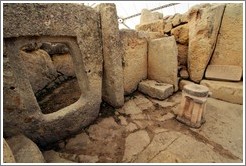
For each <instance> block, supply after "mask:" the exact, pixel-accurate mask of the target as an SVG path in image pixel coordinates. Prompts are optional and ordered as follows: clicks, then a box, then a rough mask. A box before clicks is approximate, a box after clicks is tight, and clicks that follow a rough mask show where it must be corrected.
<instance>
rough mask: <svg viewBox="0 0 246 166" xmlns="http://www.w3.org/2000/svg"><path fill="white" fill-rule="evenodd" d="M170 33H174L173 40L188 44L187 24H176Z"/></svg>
mask: <svg viewBox="0 0 246 166" xmlns="http://www.w3.org/2000/svg"><path fill="white" fill-rule="evenodd" d="M171 34H172V35H174V37H175V40H176V41H177V42H178V43H180V44H183V45H188V43H189V25H188V24H184V25H180V26H177V27H175V28H173V29H172V30H171Z"/></svg>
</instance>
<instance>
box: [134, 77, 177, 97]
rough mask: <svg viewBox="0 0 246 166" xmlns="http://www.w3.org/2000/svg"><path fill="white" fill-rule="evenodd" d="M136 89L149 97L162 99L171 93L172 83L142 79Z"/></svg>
mask: <svg viewBox="0 0 246 166" xmlns="http://www.w3.org/2000/svg"><path fill="white" fill-rule="evenodd" d="M138 90H139V91H140V92H142V93H144V94H147V95H149V96H150V97H153V98H157V99H160V100H164V99H166V98H168V97H169V96H171V95H172V94H173V85H170V84H165V83H158V82H156V81H154V80H144V81H141V82H140V83H139V85H138Z"/></svg>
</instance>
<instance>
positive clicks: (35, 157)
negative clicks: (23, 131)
mask: <svg viewBox="0 0 246 166" xmlns="http://www.w3.org/2000/svg"><path fill="white" fill-rule="evenodd" d="M7 142H8V144H9V146H10V148H11V150H12V152H13V154H14V157H15V160H16V162H17V163H45V159H44V157H43V154H42V153H41V151H40V150H39V148H38V146H37V145H36V144H35V143H34V142H32V141H31V140H30V139H29V138H27V137H25V136H24V135H17V136H14V137H12V138H9V139H7Z"/></svg>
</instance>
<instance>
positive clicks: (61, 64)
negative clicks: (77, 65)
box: [52, 54, 75, 77]
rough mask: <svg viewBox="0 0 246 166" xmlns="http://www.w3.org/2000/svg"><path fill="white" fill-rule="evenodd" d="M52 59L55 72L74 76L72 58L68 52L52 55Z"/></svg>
mask: <svg viewBox="0 0 246 166" xmlns="http://www.w3.org/2000/svg"><path fill="white" fill-rule="evenodd" d="M52 61H53V64H54V66H55V68H56V71H57V72H59V73H62V74H64V75H66V76H73V77H75V71H74V65H73V60H72V57H71V55H70V54H62V55H57V54H56V55H53V56H52Z"/></svg>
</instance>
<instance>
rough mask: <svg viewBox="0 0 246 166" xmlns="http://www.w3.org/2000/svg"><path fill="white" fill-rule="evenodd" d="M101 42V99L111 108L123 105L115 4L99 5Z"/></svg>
mask: <svg viewBox="0 0 246 166" xmlns="http://www.w3.org/2000/svg"><path fill="white" fill-rule="evenodd" d="M99 11H100V15H101V28H102V41H103V59H104V74H103V88H102V90H103V91H102V96H103V99H104V100H105V101H106V102H108V103H109V104H110V105H112V106H113V107H121V106H123V105H124V87H123V86H124V85H123V69H122V52H123V50H122V47H121V44H120V34H119V28H118V20H117V14H116V6H115V4H112V3H111V4H110V3H107V4H100V5H99Z"/></svg>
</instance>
